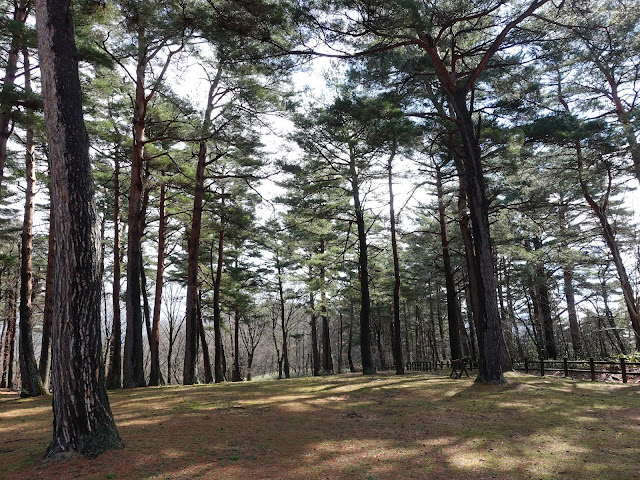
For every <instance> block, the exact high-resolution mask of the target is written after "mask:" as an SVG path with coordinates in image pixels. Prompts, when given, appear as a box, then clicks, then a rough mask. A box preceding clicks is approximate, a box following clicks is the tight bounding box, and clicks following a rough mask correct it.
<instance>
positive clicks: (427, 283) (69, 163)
mask: <svg viewBox="0 0 640 480" xmlns="http://www.w3.org/2000/svg"><path fill="white" fill-rule="evenodd" d="M0 6H1V10H2V23H3V25H6V26H7V28H3V29H2V32H3V34H2V35H3V36H2V37H1V38H0V42H1V43H2V46H3V49H4V50H3V57H2V62H3V67H4V71H5V77H4V83H3V86H2V93H1V95H2V96H1V97H0V182H1V183H0V195H1V199H2V202H3V212H2V222H3V225H2V233H3V236H2V244H1V246H0V248H1V251H0V253H1V255H2V257H1V258H0V260H1V265H0V268H1V270H0V282H1V287H0V291H2V312H3V323H2V325H3V326H2V337H1V338H0V348H1V352H0V353H1V355H0V359H1V366H2V377H1V381H2V386H11V385H12V384H13V375H14V372H13V365H14V358H13V357H14V356H15V353H14V345H15V339H16V338H18V339H19V342H18V343H19V348H18V355H17V357H18V360H19V362H18V363H19V373H20V387H21V391H22V394H23V395H24V396H33V395H40V394H43V393H45V392H46V389H47V388H46V387H48V384H49V383H50V388H51V390H52V391H53V393H54V413H55V416H56V424H55V430H56V431H55V433H54V442H53V443H52V445H51V447H50V455H51V456H56V455H61V454H64V453H65V452H67V451H69V450H71V451H78V452H80V453H83V454H86V455H94V454H97V453H99V452H100V451H102V450H104V449H107V448H112V447H114V446H116V445H118V444H119V440H118V437H117V432H116V431H115V427H114V425H113V420H112V418H111V414H110V412H109V408H108V401H107V397H106V392H105V391H104V388H105V386H106V387H107V388H109V389H115V388H121V387H125V388H130V387H138V386H145V385H161V384H163V383H171V382H172V381H174V380H176V379H177V378H176V367H178V368H179V367H180V366H181V367H182V375H181V376H180V375H178V377H181V378H179V380H181V381H182V383H184V384H192V383H195V382H198V381H205V382H212V381H216V382H221V381H224V380H233V381H239V380H241V379H243V378H244V377H246V378H250V376H251V371H252V368H254V369H255V364H254V362H255V360H256V358H259V359H260V363H261V364H265V363H269V362H271V363H272V364H274V365H277V370H278V375H279V377H287V378H288V377H289V376H290V375H291V373H292V369H293V367H292V366H293V365H294V364H295V369H296V370H298V371H300V370H305V369H306V366H307V365H309V369H310V370H311V372H312V373H313V374H314V375H319V374H322V373H332V372H334V371H341V370H342V369H343V365H345V364H348V367H349V369H350V370H351V371H354V370H355V368H356V365H358V364H360V365H361V367H362V371H363V372H364V373H365V374H371V373H374V372H375V371H376V370H377V369H384V368H387V367H388V366H389V365H393V367H394V368H395V371H396V372H397V373H398V374H401V373H403V371H404V365H405V363H406V362H407V361H412V360H428V359H431V360H434V361H436V360H440V359H442V358H444V357H447V356H448V357H450V358H461V357H465V356H466V357H473V358H474V359H476V360H477V361H478V362H479V365H480V368H479V377H478V378H479V380H481V381H484V382H488V383H500V382H502V381H504V380H503V371H504V370H505V369H508V368H510V362H511V360H512V359H518V358H522V357H524V356H527V355H539V356H541V357H545V358H557V357H558V356H562V355H569V356H574V357H582V356H584V355H585V354H587V353H588V354H590V355H596V356H603V357H606V356H608V355H610V354H627V353H630V352H631V351H633V350H634V349H638V344H639V342H640V323H639V322H640V320H639V318H638V315H639V312H638V303H637V302H638V300H637V298H638V295H637V293H638V292H637V289H636V288H635V287H634V283H635V280H636V279H637V276H638V273H639V272H638V264H637V260H638V255H637V251H636V242H635V225H634V223H633V221H632V217H631V214H630V213H629V212H628V211H626V210H625V207H626V206H627V205H628V203H629V202H628V199H629V198H631V195H632V194H631V193H630V192H631V191H632V190H633V189H635V186H634V185H632V184H630V177H631V176H632V175H635V176H636V177H637V180H639V181H640V153H639V152H638V145H637V140H638V138H637V135H638V126H639V125H638V122H639V120H638V115H637V97H638V90H637V85H638V75H640V71H639V70H638V65H639V64H640V62H638V60H639V59H638V55H639V53H640V43H639V41H638V32H637V21H636V20H635V16H634V15H632V14H630V12H632V11H633V2H626V1H624V0H615V1H614V0H602V1H599V2H588V4H585V5H582V4H581V3H580V2H571V3H568V4H565V3H562V4H561V5H555V4H553V2H549V1H547V0H537V1H528V2H509V4H505V2H499V1H489V0H487V1H482V2H453V3H450V4H447V5H440V4H430V3H424V2H370V1H334V2H317V3H316V2H309V1H291V2H268V1H246V2H244V1H242V2H226V1H220V2H218V1H211V0H209V1H202V2H199V1H198V2H189V3H182V2H138V1H116V2H111V3H107V4H104V5H95V4H89V3H79V4H77V5H75V6H74V7H73V9H72V10H70V9H69V5H68V3H67V2H62V1H59V0H55V1H54V0H46V1H44V0H43V1H42V4H41V7H42V8H41V10H38V15H39V16H38V18H37V23H38V29H39V30H38V35H37V38H38V42H39V44H38V46H37V51H38V54H39V65H33V64H32V63H33V62H32V58H33V57H35V52H36V43H35V38H36V35H35V32H34V31H33V30H32V28H31V27H30V25H31V22H30V21H29V16H30V14H31V10H32V7H33V5H32V2H31V0H14V1H13V2H0ZM71 14H73V16H74V17H75V23H76V30H75V33H74V31H73V28H72V27H71V25H73V22H71V21H70V18H71V17H70V15H71ZM57 15H58V16H57ZM62 32H64V33H62ZM56 42H62V43H60V44H59V46H56ZM76 44H77V48H76V47H75V46H74V45H76ZM61 52H65V53H64V55H63V54H62V53H61ZM317 56H329V57H334V58H342V59H343V60H344V61H343V62H342V63H340V66H339V67H338V68H337V69H336V70H335V72H333V73H332V74H331V75H330V79H328V80H327V82H328V91H329V92H330V93H329V94H328V95H327V98H323V99H319V98H314V99H313V101H312V102H305V101H304V100H303V97H301V96H300V95H298V92H295V85H294V86H292V81H291V78H292V77H291V75H292V73H293V72H294V71H295V69H296V68H298V67H300V66H301V65H304V64H305V63H306V61H307V60H308V59H310V58H313V57H317ZM78 61H80V62H81V66H82V68H80V75H76V74H75V71H77V62H78ZM58 62H60V63H58ZM69 75H70V76H69ZM80 91H82V96H80ZM42 111H44V122H43V117H42V113H41V112H42ZM83 112H84V122H86V125H87V131H88V133H87V134H85V127H84V124H85V123H84V122H83ZM285 118H286V119H288V120H285ZM287 121H290V122H291V125H292V127H291V129H290V130H291V132H292V133H290V134H286V135H285V137H284V139H282V140H274V139H275V138H276V137H275V134H276V133H278V132H277V131H275V130H277V129H278V128H275V127H274V125H279V124H282V125H286V122H287ZM44 124H46V126H47V128H46V131H45V129H44ZM23 159H24V161H23ZM45 159H48V160H49V162H48V164H47V165H45V164H46V163H47V162H45ZM91 168H92V169H93V174H94V176H95V186H96V188H95V198H96V203H95V207H94V203H93V201H92V200H91V198H92V197H93V196H94V193H93V189H94V186H93V185H94V184H93V182H92V180H91ZM269 185H270V186H271V187H269ZM269 188H271V189H272V190H273V189H277V191H278V193H277V195H275V196H274V195H267V196H266V198H265V193H266V192H267V190H268V189H269ZM125 192H128V194H125ZM418 198H421V199H422V200H421V201H418V200H417V199H418ZM23 200H24V205H25V207H24V216H23V220H22V221H20V220H19V215H18V213H17V212H18V209H17V206H18V205H19V204H20V203H22V201H23ZM47 220H48V221H47ZM34 225H35V228H34ZM18 237H20V238H18ZM150 279H153V281H150V282H149V285H148V284H147V282H148V281H149V280H150ZM34 280H35V281H34ZM152 284H153V285H154V286H155V287H154V288H152ZM167 289H169V290H170V297H171V299H172V301H167V298H168V295H167ZM163 298H164V299H165V301H164V302H163ZM123 304H124V312H123V311H122V305H123ZM163 305H164V307H163ZM619 305H621V306H622V308H619ZM445 312H446V313H445ZM123 313H124V318H122V314H123ZM123 320H124V321H123ZM34 325H38V328H40V327H39V325H42V327H41V330H38V333H39V335H37V336H36V338H37V339H39V340H40V341H39V342H36V344H35V345H34V341H33V339H34ZM17 326H19V332H16V330H17ZM209 333H211V336H212V337H213V342H212V343H213V345H212V346H213V355H212V357H213V358H211V355H210V350H209V341H208V336H209ZM123 334H124V344H123V342H122V340H123ZM269 334H270V335H269ZM345 336H346V337H347V339H346V340H345V338H344V337H345ZM101 337H104V339H105V340H106V341H105V342H104V344H102V343H101ZM269 337H271V339H272V342H268V341H267V340H268V338H269ZM305 338H306V339H307V340H305ZM300 339H302V341H301V340H300ZM293 343H295V344H296V345H297V347H296V351H297V356H296V360H295V361H293V359H292V354H291V351H292V344H293ZM36 345H37V346H39V347H40V349H39V350H40V352H39V355H36V351H35V350H36V349H35V347H36ZM241 345H243V346H244V348H242V349H241ZM300 345H302V350H303V352H302V353H300V352H299V347H300ZM355 345H359V347H360V348H359V349H354V348H353V347H354V346H355ZM51 347H53V350H52V352H53V353H52V354H50V351H51V350H50V349H51ZM241 350H244V352H245V355H244V358H242V357H243V356H242V355H241ZM229 352H231V355H229ZM345 356H346V359H345ZM307 358H308V360H307ZM51 359H52V360H53V363H52V361H51ZM336 363H337V365H336ZM243 367H244V368H243ZM49 369H51V373H49ZM263 371H266V368H263ZM95 372H100V373H99V374H98V375H96V374H95ZM103 377H104V378H103ZM73 378H83V379H84V380H83V382H85V384H84V386H83V387H82V388H79V387H78V386H77V385H76V386H75V387H74V386H73V385H72V380H71V379H73ZM50 380H51V381H50ZM49 381H50V382H49ZM86 392H92V394H93V395H95V396H96V400H95V402H94V401H93V400H91V401H89V402H88V403H85V397H83V395H84V393H86ZM74 399H75V400H74ZM69 402H71V404H70V403H69ZM70 405H73V408H74V409H80V410H83V409H84V414H86V415H85V416H83V415H84V414H83V415H80V413H78V411H77V410H76V411H75V413H74V415H75V417H74V416H73V415H71V416H70V415H69V408H70ZM80 406H82V407H80ZM94 409H97V410H94ZM96 411H99V412H100V413H96ZM80 418H85V423H82V421H81V420H79V419H80ZM87 432H91V433H90V434H88V433H87ZM70 439H71V440H70Z"/></svg>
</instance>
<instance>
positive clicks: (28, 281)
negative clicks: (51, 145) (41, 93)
mask: <svg viewBox="0 0 640 480" xmlns="http://www.w3.org/2000/svg"><path fill="white" fill-rule="evenodd" d="M23 53H24V55H23V57H24V68H25V75H24V81H25V92H26V93H31V67H30V62H29V53H28V51H27V49H24V50H23ZM25 149H26V151H25V171H26V184H27V187H26V190H25V206H24V221H23V224H22V248H21V252H20V265H21V266H20V335H19V339H20V343H19V349H18V357H19V360H20V379H21V383H22V388H21V391H20V396H21V397H36V396H38V395H44V394H45V393H46V390H45V388H44V385H43V383H42V379H41V378H40V372H39V371H38V365H37V364H36V357H35V353H34V348H33V320H32V311H33V306H32V305H33V304H32V298H31V297H32V293H33V261H32V256H33V216H34V213H35V205H34V199H35V183H36V165H35V160H36V159H35V155H34V152H35V143H34V133H33V128H32V127H30V126H29V127H27V133H26V144H25Z"/></svg>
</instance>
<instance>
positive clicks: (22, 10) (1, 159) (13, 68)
mask: <svg viewBox="0 0 640 480" xmlns="http://www.w3.org/2000/svg"><path fill="white" fill-rule="evenodd" d="M31 3H32V1H31V0H20V1H19V2H14V11H13V21H14V22H16V23H21V24H23V25H24V23H25V22H26V20H27V17H28V16H29V10H30V9H31ZM5 28H6V27H5ZM14 28H15V27H14ZM19 35H20V33H14V35H13V37H12V38H11V43H10V45H9V52H8V55H7V57H6V58H7V60H6V61H7V63H6V66H5V69H4V79H3V82H2V92H1V93H2V96H9V95H10V94H11V93H12V92H13V91H14V90H15V89H16V86H15V81H16V76H17V73H18V56H19V54H20V43H21V39H20V38H19ZM11 133H13V118H12V105H11V102H6V103H4V102H3V103H1V104H0V195H1V192H2V181H3V179H4V166H5V161H6V158H7V143H8V141H9V137H10V136H11Z"/></svg>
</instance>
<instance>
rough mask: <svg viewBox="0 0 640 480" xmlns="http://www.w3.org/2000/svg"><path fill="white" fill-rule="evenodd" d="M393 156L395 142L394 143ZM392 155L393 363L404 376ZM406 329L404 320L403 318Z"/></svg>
mask: <svg viewBox="0 0 640 480" xmlns="http://www.w3.org/2000/svg"><path fill="white" fill-rule="evenodd" d="M393 150H394V154H395V142H394V149H393ZM392 162H393V155H392V156H391V157H390V158H389V161H388V163H387V173H388V178H389V219H390V222H391V252H392V254H393V361H394V363H395V367H396V374H397V375H402V374H404V363H403V361H402V336H401V327H400V260H399V259H398V241H397V239H396V212H395V209H394V207H393V170H392V167H393V163H392ZM405 328H406V318H405Z"/></svg>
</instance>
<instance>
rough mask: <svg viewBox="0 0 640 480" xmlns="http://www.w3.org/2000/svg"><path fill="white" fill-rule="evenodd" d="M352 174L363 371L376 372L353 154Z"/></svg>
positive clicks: (364, 233)
mask: <svg viewBox="0 0 640 480" xmlns="http://www.w3.org/2000/svg"><path fill="white" fill-rule="evenodd" d="M349 169H350V175H351V191H352V194H353V205H354V209H355V216H356V225H357V227H358V247H359V248H358V265H359V267H360V268H359V274H360V298H361V300H360V302H361V304H360V350H361V353H362V355H361V356H362V373H363V374H364V375H371V374H374V373H376V366H375V363H374V361H373V354H372V352H371V318H370V317H371V298H370V294H369V265H368V258H367V230H366V227H365V224H364V210H363V208H362V205H361V203H360V185H359V181H360V180H359V178H358V174H357V172H356V165H355V157H354V155H353V154H351V161H350V164H349Z"/></svg>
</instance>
